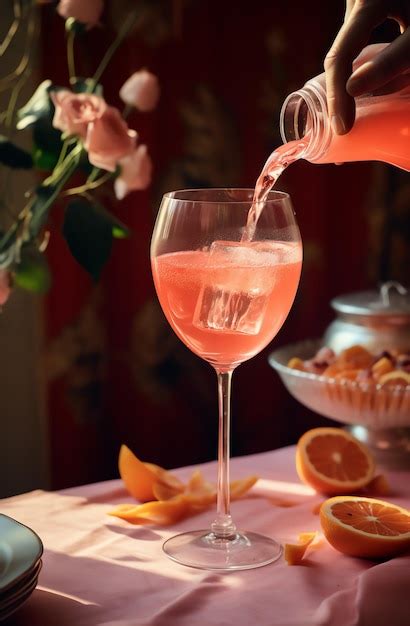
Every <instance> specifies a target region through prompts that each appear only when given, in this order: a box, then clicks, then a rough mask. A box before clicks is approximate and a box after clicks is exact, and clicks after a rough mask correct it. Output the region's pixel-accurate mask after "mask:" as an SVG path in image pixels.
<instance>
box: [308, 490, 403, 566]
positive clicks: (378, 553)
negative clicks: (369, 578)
mask: <svg viewBox="0 0 410 626" xmlns="http://www.w3.org/2000/svg"><path fill="white" fill-rule="evenodd" d="M320 523H321V526H322V529H323V533H324V535H325V537H326V539H327V540H328V542H329V543H330V544H331V545H332V546H333V547H334V548H336V550H339V552H343V553H344V554H349V555H351V556H358V557H367V558H378V557H386V556H390V555H392V554H396V553H398V552H402V551H403V550H405V549H406V548H410V511H408V510H406V509H403V508H401V507H399V506H396V505H395V504H391V503H389V502H384V501H383V500H375V499H373V498H362V497H359V496H357V497H356V496H336V497H335V498H330V499H329V500H326V501H325V502H324V503H323V504H322V507H321V509H320Z"/></svg>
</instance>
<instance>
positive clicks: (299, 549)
mask: <svg viewBox="0 0 410 626" xmlns="http://www.w3.org/2000/svg"><path fill="white" fill-rule="evenodd" d="M317 536H318V533H317V532H316V531H315V532H304V533H300V534H299V536H298V541H299V543H285V545H284V557H285V561H286V562H287V564H288V565H299V564H300V563H301V562H302V560H303V558H304V556H305V554H306V550H307V549H308V547H309V546H310V545H311V543H313V541H314V540H315V539H316V537H317Z"/></svg>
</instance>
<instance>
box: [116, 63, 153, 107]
mask: <svg viewBox="0 0 410 626" xmlns="http://www.w3.org/2000/svg"><path fill="white" fill-rule="evenodd" d="M120 98H121V100H122V101H123V102H125V104H130V105H131V106H134V107H136V108H137V109H139V110H140V111H152V109H154V108H155V107H156V105H157V102H158V98H159V84H158V79H157V77H156V76H154V74H151V73H150V72H147V70H140V71H139V72H135V74H132V75H131V76H130V77H129V78H128V79H127V80H126V81H125V83H124V84H123V86H122V87H121V89H120Z"/></svg>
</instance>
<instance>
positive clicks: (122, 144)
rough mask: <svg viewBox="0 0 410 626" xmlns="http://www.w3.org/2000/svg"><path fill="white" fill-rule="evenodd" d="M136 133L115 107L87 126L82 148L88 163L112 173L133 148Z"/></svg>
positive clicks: (109, 108)
mask: <svg viewBox="0 0 410 626" xmlns="http://www.w3.org/2000/svg"><path fill="white" fill-rule="evenodd" d="M136 140H137V133H136V132H135V130H130V129H129V128H128V126H127V124H126V122H125V121H124V120H123V118H122V117H121V114H120V112H119V111H118V109H116V108H115V107H110V106H107V108H106V109H105V111H104V113H103V115H102V116H101V117H99V118H97V119H95V121H93V122H91V123H90V124H88V127H87V135H86V138H85V143H84V147H85V149H86V150H87V152H88V159H89V161H90V163H92V164H93V165H95V166H96V167H101V168H102V169H103V170H109V171H110V172H114V171H115V168H116V165H117V162H118V161H119V160H120V159H121V158H122V157H124V156H126V155H127V154H129V153H130V152H132V151H133V150H134V148H135V143H136Z"/></svg>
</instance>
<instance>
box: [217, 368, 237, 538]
mask: <svg viewBox="0 0 410 626" xmlns="http://www.w3.org/2000/svg"><path fill="white" fill-rule="evenodd" d="M216 373H217V376H218V406H219V434H218V487H217V505H216V506H217V513H216V519H215V521H214V522H213V524H212V525H211V528H212V532H213V533H214V535H215V537H216V538H217V539H229V538H232V537H234V536H235V532H236V526H235V524H234V523H233V521H232V517H231V515H230V492H229V489H230V487H229V455H230V453H229V447H230V422H231V380H232V373H233V370H228V371H220V370H218V369H217V370H216Z"/></svg>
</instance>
